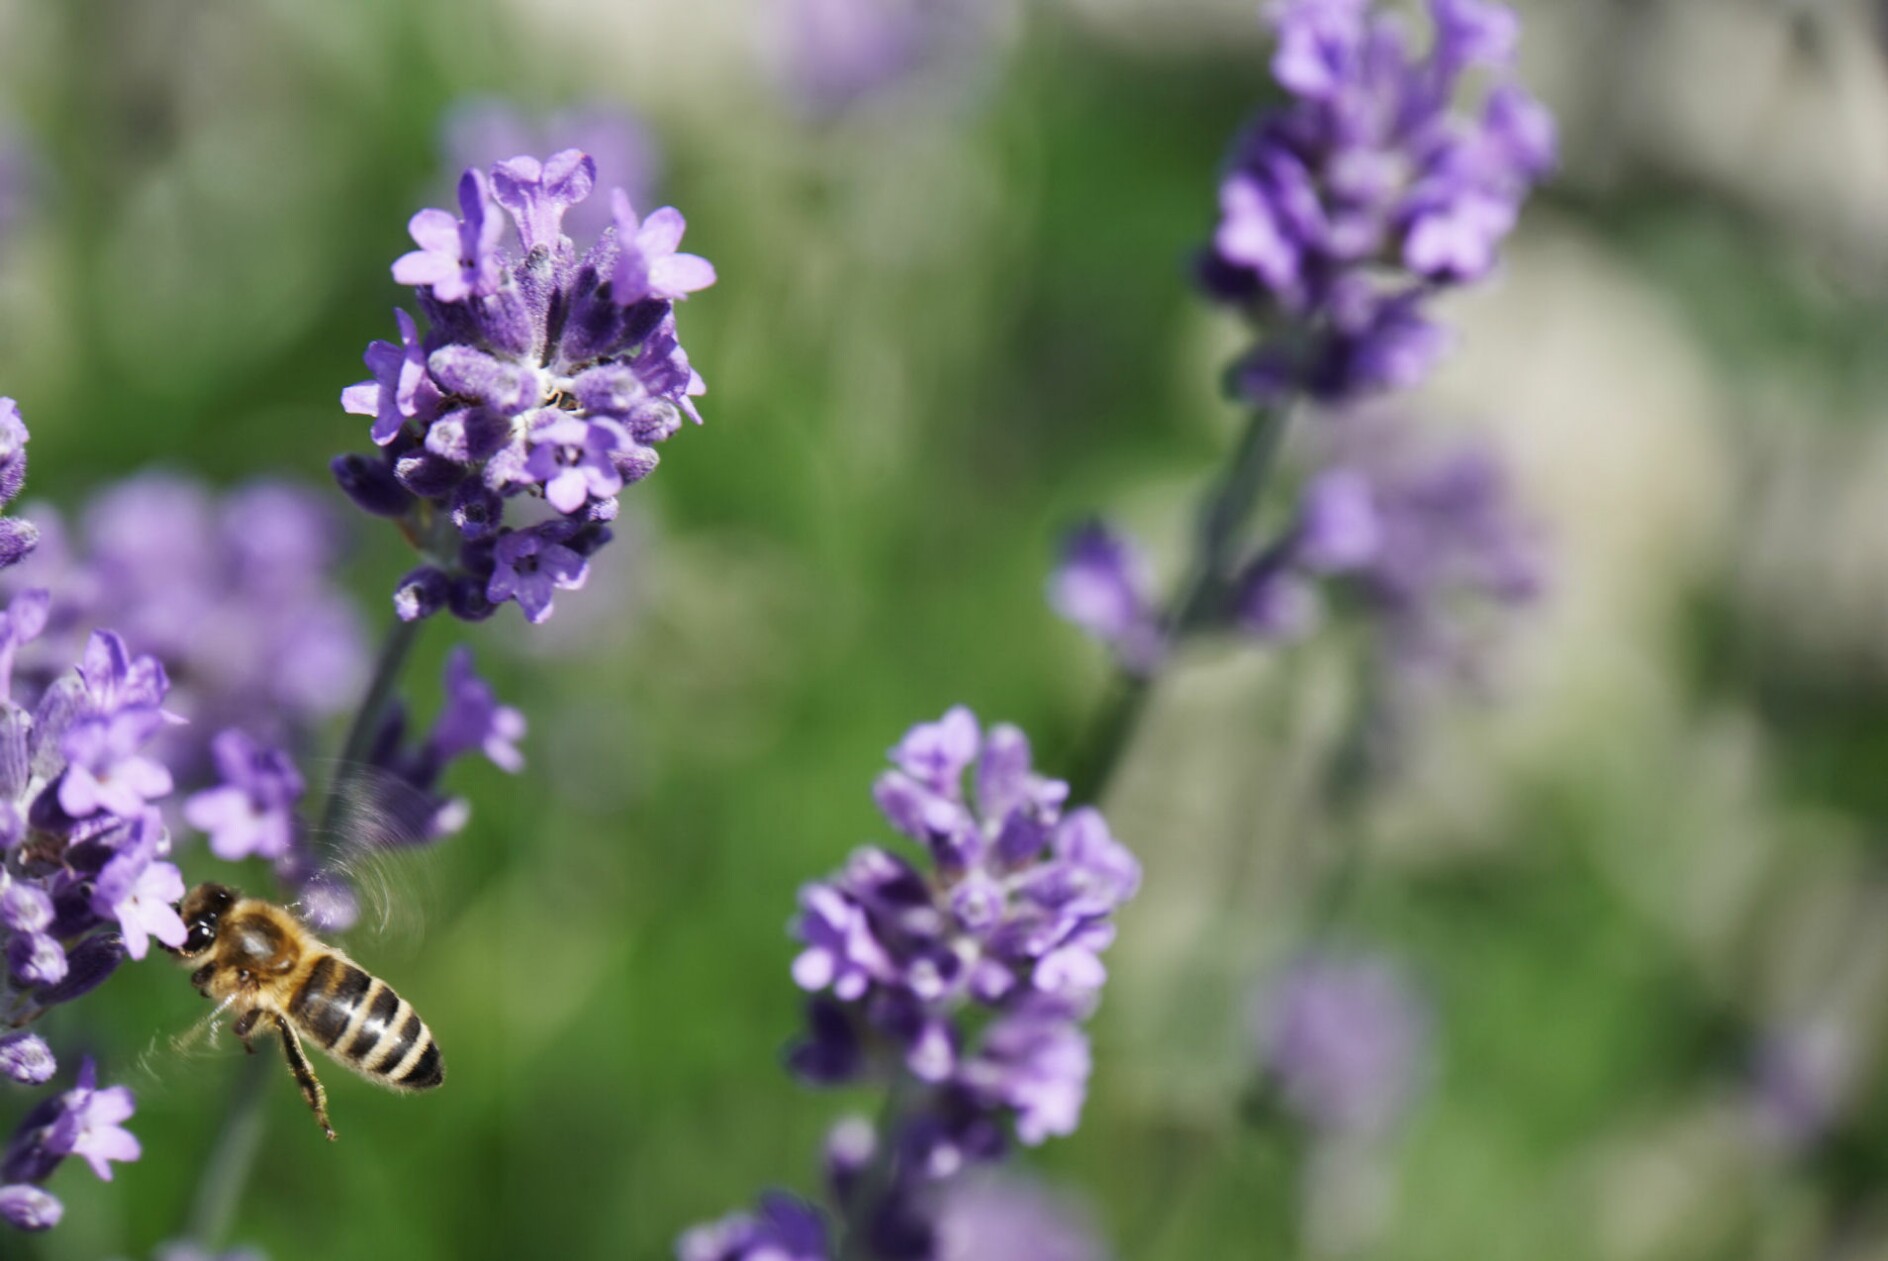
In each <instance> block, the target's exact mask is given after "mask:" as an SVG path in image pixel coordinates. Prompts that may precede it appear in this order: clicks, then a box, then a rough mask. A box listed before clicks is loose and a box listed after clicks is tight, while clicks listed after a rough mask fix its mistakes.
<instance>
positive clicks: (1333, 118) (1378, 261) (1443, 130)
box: [1201, 0, 1555, 402]
mask: <svg viewBox="0 0 1888 1261" xmlns="http://www.w3.org/2000/svg"><path fill="white" fill-rule="evenodd" d="M1428 8H1429V16H1430V26H1431V27H1432V31H1433V34H1432V35H1431V37H1430V39H1429V41H1428V45H1427V47H1426V48H1425V49H1424V51H1423V52H1422V53H1421V54H1420V55H1418V54H1417V53H1416V52H1415V51H1414V49H1413V47H1412V41H1411V38H1410V35H1409V32H1408V31H1407V29H1406V28H1405V25H1404V23H1403V22H1402V21H1401V20H1400V19H1399V18H1398V17H1397V16H1396V15H1395V14H1393V13H1390V12H1386V11H1384V9H1383V7H1382V6H1379V5H1378V4H1376V3H1375V2H1374V0H1283V2H1282V3H1280V4H1278V5H1276V6H1275V7H1274V8H1273V9H1272V11H1271V12H1272V20H1273V23H1274V25H1275V27H1276V30H1277V33H1278V47H1277V52H1276V55H1275V56H1274V58H1273V62H1272V73H1273V75H1274V77H1275V78H1276V79H1277V80H1278V83H1279V85H1280V86H1281V87H1282V88H1283V89H1284V90H1285V91H1286V92H1287V93H1288V94H1289V97H1290V100H1289V102H1288V103H1287V104H1286V105H1285V106H1284V107H1283V108H1281V109H1279V110H1277V111H1274V112H1270V113H1268V114H1266V115H1265V116H1263V117H1261V118H1259V119H1258V120H1256V121H1255V122H1254V123H1253V125H1252V126H1251V127H1250V128H1249V129H1248V130H1247V131H1246V133H1245V134H1244V135H1243V136H1242V137H1241V138H1240V139H1239V141H1238V142H1237V144H1236V145H1235V147H1234V150H1233V153H1232V156H1231V160H1230V162H1229V164H1228V167H1227V170H1226V172H1225V175H1224V177H1223V179H1222V182H1221V184H1220V192H1219V202H1220V219H1219V224H1218V226H1217V228H1216V229H1215V231H1214V233H1213V238H1212V243H1211V245H1210V247H1209V248H1208V249H1207V250H1206V252H1205V255H1204V258H1203V261H1202V266H1201V272H1202V277H1203V281H1204V283H1205V285H1206V287H1207V289H1208V290H1209V291H1210V292H1212V293H1213V294H1214V295H1215V296H1216V297H1218V298H1221V299H1223V300H1225V301H1228V302H1232V303H1235V304H1238V305H1239V306H1241V307H1242V308H1243V309H1245V310H1246V311H1247V312H1248V313H1249V314H1250V315H1251V316H1252V318H1253V320H1254V321H1255V323H1256V325H1257V327H1258V333H1259V341H1258V345H1257V346H1256V347H1255V349H1254V350H1253V351H1252V352H1251V354H1250V355H1249V356H1248V357H1247V358H1246V359H1245V360H1244V361H1243V362H1242V363H1241V364H1240V365H1239V366H1238V368H1237V369H1236V371H1235V374H1234V376H1235V380H1236V381H1237V383H1238V387H1239V389H1240V391H1241V393H1243V394H1244V395H1246V396H1247V397H1249V398H1251V399H1254V400H1256V401H1261V402H1264V401H1272V400H1277V399H1281V398H1284V397H1286V396H1289V395H1291V394H1293V393H1297V392H1300V391H1302V392H1306V393H1309V394H1311V395H1312V396H1314V397H1317V398H1319V399H1322V400H1325V401H1336V400H1342V399H1348V398H1353V397H1356V396H1358V395H1360V394H1363V393H1366V392H1369V391H1371V390H1375V389H1380V388H1383V387H1392V386H1406V385H1409V384H1412V383H1413V382H1415V381H1416V380H1418V379H1420V378H1421V377H1422V376H1423V375H1425V374H1426V373H1427V371H1428V370H1429V368H1430V366H1431V365H1432V364H1433V363H1434V361H1435V360H1436V358H1437V357H1438V356H1439V355H1440V354H1441V352H1442V351H1443V350H1444V349H1445V348H1446V338H1445V336H1444V334H1443V332H1442V330H1441V329H1440V328H1439V327H1437V326H1436V325H1435V324H1433V323H1431V322H1430V321H1429V320H1428V319H1427V318H1425V316H1424V313H1423V308H1424V306H1425V304H1426V303H1427V302H1428V300H1429V299H1430V297H1431V296H1432V295H1433V294H1434V293H1435V292H1436V291H1437V290H1439V289H1442V288H1445V287H1447V286H1451V285H1459V284H1463V283H1466V282H1470V281H1473V280H1476V279H1478V278H1480V277H1482V276H1484V275H1485V274H1487V272H1488V271H1489V270H1490V269H1491V268H1492V267H1493V266H1494V264H1495V260H1496V256H1497V252H1498V250H1499V247H1500V245H1501V242H1502V241H1503V239H1504V238H1505V237H1506V236H1507V235H1508V232H1509V231H1510V230H1511V229H1512V228H1513V226H1514V222H1515V219H1516V216H1517V213H1518V211H1519V208H1520V204H1521V202H1522V201H1523V200H1525V198H1526V196H1527V194H1528V192H1529V190H1530V189H1531V188H1532V186H1533V185H1534V183H1535V182H1536V181H1538V180H1539V179H1541V178H1542V177H1543V176H1544V175H1546V174H1547V173H1548V171H1549V170H1550V169H1551V168H1552V166H1553V163H1554V153H1555V134H1554V125H1553V119H1552V117H1551V116H1550V115H1549V114H1548V112H1547V111H1546V109H1545V108H1544V107H1542V106H1541V105H1540V104H1539V102H1537V101H1536V100H1535V99H1534V98H1533V97H1532V96H1530V95H1529V94H1528V93H1527V91H1526V90H1525V89H1524V88H1522V87H1521V86H1520V84H1519V83H1518V82H1517V81H1516V80H1515V76H1514V71H1513V62H1514V49H1515V44H1516V41H1517V38H1518V35H1519V23H1518V21H1517V19H1516V18H1515V16H1514V14H1513V13H1512V12H1511V11H1510V10H1509V9H1507V8H1506V7H1504V6H1502V5H1500V4H1497V3H1494V2H1493V0H1428Z"/></svg>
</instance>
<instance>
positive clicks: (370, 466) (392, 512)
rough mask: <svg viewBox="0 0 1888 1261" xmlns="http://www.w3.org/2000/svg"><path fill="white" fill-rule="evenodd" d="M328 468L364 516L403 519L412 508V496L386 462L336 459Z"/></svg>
mask: <svg viewBox="0 0 1888 1261" xmlns="http://www.w3.org/2000/svg"><path fill="white" fill-rule="evenodd" d="M328 467H329V468H330V469H331V470H332V471H333V472H334V480H335V481H336V482H337V483H339V484H340V487H341V489H342V490H343V491H344V492H346V494H347V497H348V498H349V499H352V500H353V501H354V503H355V505H356V506H358V507H359V508H360V509H361V510H362V511H363V512H370V513H372V514H373V515H375V516H377V517H403V516H405V515H406V514H407V511H408V510H409V509H411V508H412V506H413V494H412V492H411V491H409V490H407V488H406V487H405V486H403V485H401V484H400V479H399V478H398V477H395V476H394V473H393V470H392V469H390V468H388V467H387V465H386V463H385V461H382V460H377V459H374V458H372V457H370V456H365V455H337V456H336V457H335V458H334V459H333V460H331V461H330V462H329V464H328Z"/></svg>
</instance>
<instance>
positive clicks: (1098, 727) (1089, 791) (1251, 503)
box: [1070, 406, 1291, 801]
mask: <svg viewBox="0 0 1888 1261" xmlns="http://www.w3.org/2000/svg"><path fill="white" fill-rule="evenodd" d="M1290 419H1291V413H1290V410H1289V408H1287V407H1284V406H1280V407H1268V408H1260V409H1259V410H1257V411H1255V412H1254V413H1253V414H1252V419H1251V421H1250V422H1248V423H1247V425H1246V430H1245V433H1244V434H1243V435H1242V436H1241V437H1240V439H1239V446H1238V449H1237V450H1236V451H1234V452H1233V456H1232V459H1231V460H1230V461H1228V462H1227V464H1226V468H1225V471H1224V472H1223V473H1222V474H1221V475H1220V478H1219V481H1218V482H1217V483H1216V484H1215V485H1214V487H1213V489H1212V491H1211V492H1210V493H1209V494H1208V495H1207V497H1206V499H1205V500H1204V501H1203V502H1202V504H1201V505H1200V514H1199V519H1198V522H1197V524H1196V526H1195V529H1194V543H1193V560H1192V564H1191V567H1190V568H1189V570H1188V572H1187V578H1186V581H1185V582H1184V583H1183V584H1182V585H1181V587H1180V589H1179V591H1178V592H1176V593H1175V595H1174V598H1173V603H1172V604H1171V605H1169V606H1168V609H1167V613H1166V616H1165V617H1163V618H1162V623H1163V625H1165V626H1166V628H1167V635H1168V639H1169V641H1170V643H1173V644H1176V645H1177V644H1178V643H1180V642H1181V641H1182V640H1184V639H1186V638H1187V637H1188V636H1190V635H1192V634H1194V633H1196V632H1197V631H1198V630H1199V629H1200V628H1201V627H1203V626H1206V625H1208V624H1210V623H1211V622H1212V621H1213V620H1214V619H1215V618H1216V617H1217V616H1218V615H1219V614H1221V613H1222V612H1224V610H1225V608H1226V605H1227V602H1228V600H1229V598H1230V596H1231V592H1232V584H1233V581H1234V578H1235V576H1236V575H1235V572H1234V566H1235V564H1236V562H1237V559H1238V545H1239V540H1240V537H1241V535H1242V534H1243V533H1244V532H1245V528H1246V526H1247V524H1248V523H1250V522H1251V520H1252V515H1253V513H1254V512H1256V511H1257V510H1258V506H1259V497H1260V495H1261V494H1262V493H1263V492H1264V490H1265V484H1266V481H1267V479H1268V478H1269V477H1270V475H1271V471H1272V466H1273V465H1274V464H1275V463H1276V460H1277V455H1278V448H1279V444H1280V443H1281V441H1282V440H1283V439H1284V436H1285V429H1286V427H1287V425H1288V424H1289V422H1290ZM1148 689H1149V681H1148V680H1147V679H1146V678H1143V677H1138V676H1133V675H1126V674H1124V675H1122V676H1121V678H1120V681H1119V682H1118V683H1117V684H1116V686H1115V693H1114V696H1113V698H1112V699H1111V700H1110V701H1109V702H1108V703H1107V706H1106V708H1104V709H1103V711H1102V714H1101V717H1100V718H1099V719H1098V720H1097V721H1096V723H1095V728H1094V734H1093V736H1092V737H1091V738H1090V740H1089V744H1088V748H1087V750H1086V752H1085V753H1084V754H1083V755H1082V757H1081V760H1080V762H1079V763H1078V764H1077V768H1076V772H1075V774H1074V775H1073V776H1072V777H1071V780H1070V789H1071V792H1070V797H1071V799H1072V800H1075V801H1094V800H1097V799H1098V798H1099V797H1100V796H1101V794H1102V793H1104V792H1105V791H1106V790H1107V787H1108V784H1109V782H1110V781H1111V780H1112V779H1113V778H1114V774H1115V772H1116V771H1117V770H1118V769H1119V766H1120V762H1121V757H1122V755H1123V754H1124V753H1126V752H1127V749H1128V746H1129V745H1131V744H1132V743H1133V741H1134V732H1135V729H1136V728H1137V727H1138V726H1139V725H1140V720H1141V717H1142V714H1143V711H1144V710H1145V709H1146V707H1147V696H1148Z"/></svg>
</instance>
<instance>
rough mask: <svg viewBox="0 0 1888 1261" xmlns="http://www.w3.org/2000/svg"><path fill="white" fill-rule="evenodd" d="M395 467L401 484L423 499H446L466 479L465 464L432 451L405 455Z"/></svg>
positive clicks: (395, 472) (395, 473) (396, 462)
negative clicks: (462, 464) (459, 463)
mask: <svg viewBox="0 0 1888 1261" xmlns="http://www.w3.org/2000/svg"><path fill="white" fill-rule="evenodd" d="M393 469H394V475H395V476H397V477H398V478H399V479H400V484H401V485H402V486H405V487H406V488H407V489H408V490H410V491H412V492H413V493H414V494H416V495H418V496H419V497H420V498H422V499H444V498H446V497H447V496H448V495H450V494H452V492H453V489H454V487H457V486H459V485H461V484H462V483H463V482H464V481H465V480H466V478H465V469H464V467H463V466H461V465H458V464H455V463H453V462H452V461H451V460H448V459H446V458H445V457H444V456H440V455H434V454H433V453H432V452H431V451H419V452H416V453H414V454H412V455H403V456H401V457H400V458H399V459H398V460H396V461H395V462H394V466H393Z"/></svg>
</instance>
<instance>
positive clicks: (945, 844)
mask: <svg viewBox="0 0 1888 1261" xmlns="http://www.w3.org/2000/svg"><path fill="white" fill-rule="evenodd" d="M892 760H893V762H894V764H895V769H893V770H890V771H887V772H886V773H885V774H883V775H882V776H880V778H879V781H878V784H877V786H876V789H875V792H874V796H875V797H876V798H877V801H878V805H879V809H880V811H881V812H882V813H883V814H884V815H885V818H886V820H887V821H888V822H890V823H891V825H892V826H893V827H894V828H896V829H897V830H898V831H900V832H902V833H903V834H904V835H906V836H907V837H910V838H911V839H912V840H914V841H916V842H917V843H918V844H919V845H921V846H922V847H923V848H924V849H925V850H926V851H927V854H928V857H929V860H930V864H929V865H930V870H929V872H926V871H924V870H922V869H921V868H920V867H919V866H918V865H916V864H914V863H912V862H911V861H909V860H908V859H906V858H904V857H903V856H901V855H898V854H895V853H893V852H891V851H890V850H886V849H881V848H878V847H868V848H865V849H861V850H859V851H858V852H857V853H855V854H854V855H853V857H852V860H851V861H850V862H849V863H848V864H847V866H846V867H845V868H844V870H842V871H841V872H840V873H839V874H838V875H836V876H835V877H833V878H832V879H830V880H827V881H822V882H816V883H814V884H810V885H807V886H806V887H805V888H804V889H802V890H801V892H800V907H801V910H800V915H799V917H798V919H797V920H796V922H795V925H794V933H795V935H796V936H797V937H798V938H799V940H800V941H801V943H802V944H803V949H802V951H801V953H800V955H799V957H798V958H797V959H795V960H794V965H793V976H794V980H795V981H797V982H798V983H799V985H800V987H801V988H802V989H805V990H807V991H809V992H811V993H814V994H816V995H818V996H819V997H818V998H816V999H815V1000H814V1002H813V1004H812V1018H811V1021H810V1027H809V1029H808V1034H807V1038H806V1040H805V1041H804V1042H802V1043H801V1044H800V1045H799V1046H798V1047H797V1048H796V1049H795V1052H794V1055H793V1061H792V1062H793V1065H794V1067H795V1068H796V1069H797V1070H798V1071H799V1072H800V1074H801V1076H803V1077H805V1078H806V1079H808V1080H810V1081H814V1082H821V1083H825V1082H836V1081H848V1080H853V1079H855V1078H858V1077H860V1076H862V1075H865V1074H867V1073H869V1072H871V1071H873V1070H874V1069H877V1070H878V1071H880V1072H890V1073H897V1072H899V1071H901V1070H902V1071H903V1072H904V1073H908V1074H909V1075H910V1076H911V1077H912V1078H913V1079H915V1080H917V1081H919V1082H922V1083H924V1084H925V1086H926V1087H927V1088H928V1089H929V1090H931V1091H932V1092H933V1094H934V1098H933V1105H934V1107H933V1112H932V1115H931V1116H930V1117H929V1118H928V1121H927V1125H926V1127H924V1133H923V1135H922V1136H921V1146H922V1148H923V1151H922V1156H923V1161H922V1163H923V1165H924V1166H925V1167H926V1168H928V1169H930V1170H931V1171H932V1172H934V1173H936V1174H939V1175H942V1174H946V1173H950V1172H954V1171H955V1169H956V1168H957V1167H958V1166H959V1165H961V1164H963V1163H964V1162H965V1160H966V1159H968V1158H972V1157H975V1156H980V1155H991V1154H994V1153H995V1151H996V1150H997V1149H998V1148H999V1147H1000V1144H1001V1141H1002V1140H1001V1130H1000V1127H999V1118H1002V1117H1005V1116H1007V1117H1010V1118H1013V1119H1014V1121H1015V1126H1016V1133H1017V1136H1018V1137H1019V1138H1021V1139H1022V1140H1023V1141H1024V1142H1025V1143H1030V1144H1034V1143H1040V1142H1042V1141H1043V1140H1044V1139H1046V1138H1048V1137H1050V1136H1051V1135H1056V1134H1068V1133H1071V1132H1073V1131H1074V1129H1075V1126H1076V1123H1077V1122H1078V1121H1079V1119H1080V1115H1081V1105H1082V1097H1083V1094H1084V1092H1085V1088H1086V1082H1087V1074H1088V1046H1087V1039H1086V1037H1085V1036H1084V1035H1083V1033H1082V1030H1081V1021H1082V1020H1083V1019H1084V1018H1085V1017H1086V1016H1087V1015H1088V1013H1089V1012H1090V1010H1091V1009H1092V1008H1093V1006H1094V1002H1095V999H1096V997H1097V995H1098V994H1099V991H1100V988H1101V984H1102V982H1103V980H1104V979H1105V978H1106V976H1107V972H1106V969H1105V968H1104V967H1103V965H1102V962H1101V959H1100V953H1101V951H1103V950H1104V949H1106V947H1107V946H1108V945H1109V943H1110V942H1111V941H1112V940H1113V939H1114V923H1113V917H1114V913H1115V911H1116V909H1117V908H1118V907H1120V906H1121V904H1122V903H1124V902H1126V901H1127V900H1128V899H1129V898H1131V897H1133V896H1134V893H1135V891H1136V889H1137V888H1138V887H1139V884H1140V866H1139V864H1138V863H1136V862H1135V859H1134V856H1133V855H1132V854H1130V853H1129V852H1128V851H1127V850H1126V849H1125V848H1124V847H1123V846H1121V845H1120V844H1119V843H1117V842H1116V841H1115V839H1114V838H1113V837H1112V836H1111V835H1109V832H1108V826H1107V824H1106V823H1105V822H1104V821H1103V820H1102V817H1101V815H1100V813H1099V812H1097V811H1096V810H1093V809H1089V808H1084V809H1079V810H1074V811H1069V812H1067V813H1064V811H1063V804H1064V801H1065V799H1066V797H1067V794H1068V786H1067V785H1066V784H1063V783H1061V782H1059V781H1056V780H1051V779H1045V778H1043V777H1041V776H1039V775H1036V774H1034V773H1033V772H1032V771H1031V769H1030V754H1029V742H1028V740H1027V738H1026V737H1025V736H1024V735H1023V733H1022V732H1021V731H1019V730H1018V729H1016V728H1015V727H1011V726H1004V725H999V726H996V727H992V728H991V729H990V730H989V731H988V732H987V733H985V732H982V731H980V730H979V729H978V725H977V720H976V718H975V717H974V716H972V714H971V713H970V711H969V710H967V709H964V708H961V707H959V708H957V709H953V710H951V711H950V712H949V713H947V714H945V715H944V717H943V718H942V719H940V720H939V721H937V722H934V723H923V724H920V725H919V726H917V727H914V728H912V729H911V731H910V732H909V733H908V734H907V735H906V736H905V738H904V740H903V741H902V742H901V743H900V744H899V745H898V746H897V747H896V748H895V749H893V750H892ZM966 778H972V779H974V782H975V787H974V789H973V790H972V791H970V792H968V793H967V792H966V791H965V784H964V781H965V780H966ZM967 1009H978V1010H980V1011H981V1012H982V1013H984V1014H985V1015H986V1016H987V1017H988V1019H987V1022H984V1023H981V1024H980V1025H978V1027H977V1029H976V1032H975V1033H974V1034H973V1033H972V1031H971V1026H970V1022H969V1021H968V1020H967V1019H966V1017H967V1015H968V1010H967ZM875 1056H882V1057H884V1058H883V1060H882V1062H879V1063H876V1064H875V1063H874V1057H875ZM913 1137H919V1136H918V1135H916V1134H915V1133H914V1135H913Z"/></svg>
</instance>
